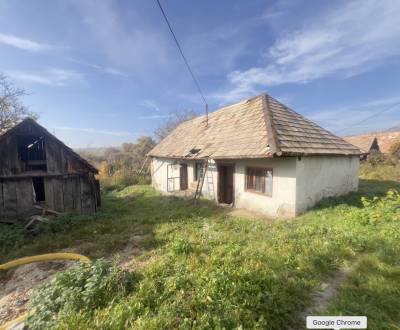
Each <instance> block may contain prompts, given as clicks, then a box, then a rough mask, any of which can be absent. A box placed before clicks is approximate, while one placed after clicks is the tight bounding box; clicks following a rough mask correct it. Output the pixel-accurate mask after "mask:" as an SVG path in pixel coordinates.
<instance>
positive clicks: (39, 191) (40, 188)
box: [32, 177, 46, 203]
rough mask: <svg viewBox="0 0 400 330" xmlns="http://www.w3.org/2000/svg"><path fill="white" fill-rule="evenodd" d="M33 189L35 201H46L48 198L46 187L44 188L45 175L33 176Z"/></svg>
mask: <svg viewBox="0 0 400 330" xmlns="http://www.w3.org/2000/svg"><path fill="white" fill-rule="evenodd" d="M32 184H33V191H34V198H35V202H36V203H38V202H44V201H45V200H46V197H45V189H44V178H43V177H34V178H32Z"/></svg>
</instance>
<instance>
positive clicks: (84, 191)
mask: <svg viewBox="0 0 400 330" xmlns="http://www.w3.org/2000/svg"><path fill="white" fill-rule="evenodd" d="M80 182H81V201H82V213H83V214H92V213H93V212H94V210H93V205H92V198H93V196H92V191H91V187H90V182H89V180H88V178H87V177H84V176H82V177H81V178H80Z"/></svg>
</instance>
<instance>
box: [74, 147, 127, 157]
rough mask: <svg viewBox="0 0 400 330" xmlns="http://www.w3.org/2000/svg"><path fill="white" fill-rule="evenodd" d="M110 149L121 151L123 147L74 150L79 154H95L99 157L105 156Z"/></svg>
mask: <svg viewBox="0 0 400 330" xmlns="http://www.w3.org/2000/svg"><path fill="white" fill-rule="evenodd" d="M109 149H117V150H120V149H121V147H97V148H75V149H74V150H75V151H76V152H77V153H79V154H93V155H97V156H104V154H105V153H106V151H107V150H109Z"/></svg>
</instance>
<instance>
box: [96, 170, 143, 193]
mask: <svg viewBox="0 0 400 330" xmlns="http://www.w3.org/2000/svg"><path fill="white" fill-rule="evenodd" d="M99 178H100V182H101V184H102V188H103V189H104V190H105V191H112V190H122V189H123V188H125V187H127V186H131V185H144V184H149V183H150V181H151V180H150V176H149V175H148V174H141V175H139V174H138V172H137V171H133V170H119V171H116V172H115V173H114V174H113V175H111V176H108V175H104V174H101V175H100V176H99Z"/></svg>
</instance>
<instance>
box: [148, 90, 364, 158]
mask: <svg viewBox="0 0 400 330" xmlns="http://www.w3.org/2000/svg"><path fill="white" fill-rule="evenodd" d="M193 149H200V151H199V152H198V153H196V154H192V153H191V151H192V150H193ZM361 153H362V152H361V151H360V150H359V149H358V148H357V147H355V146H354V145H352V144H350V143H348V142H346V141H344V140H343V139H342V138H340V137H338V136H336V135H334V134H332V133H330V132H328V131H327V130H325V129H323V128H322V127H320V126H318V125H317V124H315V123H313V122H312V121H310V120H308V119H306V118H304V117H303V116H301V115H300V114H298V113H296V112H295V111H293V110H292V109H290V108H288V107H286V106H285V105H283V104H282V103H280V102H278V101H277V100H275V99H274V98H272V97H271V96H269V95H268V94H261V95H259V96H257V97H254V98H251V99H248V100H246V101H242V102H239V103H236V104H233V105H230V106H227V107H224V108H221V109H219V110H217V111H215V112H213V113H211V114H210V115H209V119H208V125H207V126H206V121H205V116H200V117H196V118H194V119H191V120H189V121H186V122H184V123H182V124H180V125H179V126H178V127H177V128H176V129H175V130H174V131H172V132H171V134H169V135H168V136H167V137H166V138H165V139H163V140H162V141H161V142H160V143H159V144H158V145H157V146H155V147H154V148H153V150H151V151H150V153H149V156H153V157H165V158H193V159H200V158H206V157H210V158H214V159H234V158H269V157H276V156H300V155H360V154H361Z"/></svg>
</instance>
